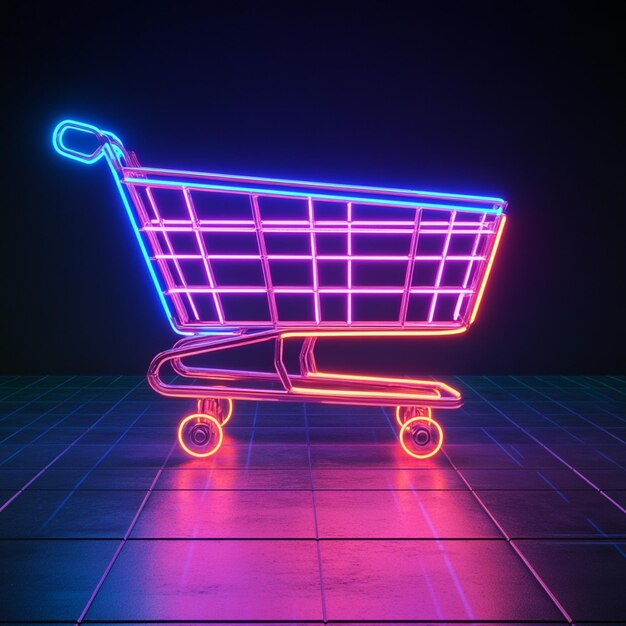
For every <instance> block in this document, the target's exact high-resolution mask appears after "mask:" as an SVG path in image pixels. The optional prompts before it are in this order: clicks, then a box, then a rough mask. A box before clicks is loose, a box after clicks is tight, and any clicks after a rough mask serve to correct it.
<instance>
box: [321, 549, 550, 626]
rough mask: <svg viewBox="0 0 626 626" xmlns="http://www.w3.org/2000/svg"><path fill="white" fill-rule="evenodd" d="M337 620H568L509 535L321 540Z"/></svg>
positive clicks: (329, 601) (331, 613)
mask: <svg viewBox="0 0 626 626" xmlns="http://www.w3.org/2000/svg"><path fill="white" fill-rule="evenodd" d="M320 543H321V554H322V571H323V576H324V597H325V599H326V608H327V615H328V619H329V620H330V621H332V620H355V621H359V620H368V621H387V620H389V621H394V620H425V621H428V620H431V621H452V620H471V621H481V620H494V621H498V620H502V621H505V620H510V621H516V620H537V621H541V620H553V619H554V620H560V619H561V618H562V615H561V614H560V613H559V611H558V610H557V609H556V607H555V605H554V604H553V603H552V601H551V600H550V599H549V597H548V596H547V595H546V593H545V592H544V590H543V589H542V588H541V586H540V585H539V584H538V583H537V581H536V580H535V579H534V578H533V577H532V575H531V574H530V572H529V571H528V569H527V568H526V567H525V566H524V565H523V563H522V561H521V560H520V559H519V557H518V556H517V555H516V554H515V553H514V551H513V549H512V548H511V547H510V546H509V545H508V544H507V543H506V542H505V541H504V540H499V541H480V540H479V541H434V540H430V541H321V542H320Z"/></svg>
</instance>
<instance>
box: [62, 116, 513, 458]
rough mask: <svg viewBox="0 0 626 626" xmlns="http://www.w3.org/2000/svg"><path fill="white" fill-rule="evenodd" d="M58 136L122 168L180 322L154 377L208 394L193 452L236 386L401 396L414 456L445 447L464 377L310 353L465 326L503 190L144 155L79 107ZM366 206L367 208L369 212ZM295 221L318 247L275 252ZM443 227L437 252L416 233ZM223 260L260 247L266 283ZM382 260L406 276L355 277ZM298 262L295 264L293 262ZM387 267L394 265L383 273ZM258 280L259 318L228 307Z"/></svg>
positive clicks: (291, 397) (135, 223)
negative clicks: (253, 365)
mask: <svg viewBox="0 0 626 626" xmlns="http://www.w3.org/2000/svg"><path fill="white" fill-rule="evenodd" d="M68 132H69V133H70V134H71V135H72V134H73V135H74V137H75V139H76V137H77V136H78V138H79V139H83V140H91V141H92V142H93V141H95V143H94V147H93V149H91V148H90V149H86V150H85V149H82V148H80V147H79V148H75V147H71V146H68V143H67V138H66V133H68ZM53 145H54V147H55V149H56V150H57V152H59V153H60V154H62V155H63V156H65V157H68V158H71V159H74V160H76V161H79V162H82V163H86V164H93V163H96V162H98V161H99V160H101V159H102V158H104V159H105V161H106V162H107V164H108V165H109V168H110V170H111V172H112V174H113V178H114V181H115V183H116V186H117V189H118V191H119V193H120V196H121V198H122V201H123V204H124V207H125V209H126V212H127V215H128V218H129V220H130V222H131V225H132V227H133V231H134V233H135V235H136V238H137V241H138V243H139V246H140V249H141V251H142V255H143V257H144V260H145V262H146V265H147V267H148V270H149V273H150V275H151V278H152V280H153V283H154V285H155V288H156V291H157V294H158V297H159V299H160V302H161V305H162V306H163V309H164V310H165V313H166V315H167V318H168V320H169V322H170V324H171V326H172V328H173V330H174V331H175V332H176V333H178V334H181V335H183V336H184V337H183V338H182V339H181V340H179V341H178V342H177V343H176V344H175V345H174V346H173V347H172V348H171V349H169V350H166V351H164V352H162V353H160V354H158V355H157V356H156V357H155V358H154V359H153V361H152V363H151V364H150V367H149V370H148V382H149V384H150V385H151V386H152V388H153V389H154V390H155V391H157V392H158V393H160V394H161V395H164V396H169V397H177V398H193V399H196V400H197V401H198V405H197V407H198V408H197V412H196V413H193V414H192V415H190V416H187V417H186V418H185V419H183V420H182V422H181V424H180V426H179V429H178V436H179V440H180V443H181V445H182V447H183V448H184V449H185V450H186V451H187V452H188V453H189V454H191V455H193V456H199V457H205V456H210V455H212V454H214V453H215V452H216V451H217V449H218V448H219V446H220V445H221V443H222V440H223V432H222V427H223V425H224V424H225V423H226V421H228V420H229V419H230V416H231V414H232V408H233V406H232V400H233V399H237V400H271V401H316V402H326V403H332V404H359V405H382V406H394V407H398V408H397V410H396V418H397V420H398V422H399V423H400V425H401V430H400V435H399V438H400V443H401V444H402V446H403V448H404V449H405V450H406V451H407V452H408V453H409V454H410V455H411V456H414V457H416V458H426V457H428V456H432V455H433V454H435V453H436V452H437V451H438V450H439V449H440V447H441V444H442V442H443V431H442V429H441V427H440V426H439V424H437V422H435V420H433V419H432V413H431V408H432V407H438V408H444V409H452V408H458V407H459V406H461V404H462V401H461V394H460V393H459V391H457V390H456V389H454V388H453V387H451V386H449V385H447V384H445V383H443V382H439V381H435V380H425V379H414V378H398V377H395V378H392V377H382V376H372V375H356V374H341V373H331V372H327V371H321V370H319V369H318V367H317V364H316V360H315V353H314V351H315V345H316V342H317V340H318V339H320V338H324V339H338V338H348V337H369V338H372V337H377V338H390V337H397V336H402V337H409V336H412V337H416V336H417V337H419V336H444V335H453V334H460V333H463V332H465V331H466V330H467V329H468V328H469V327H470V325H471V324H472V323H473V322H474V321H475V319H476V316H477V313H478V310H479V307H480V304H481V302H482V298H483V294H484V291H485V287H486V285H487V282H488V279H489V276H490V273H491V270H492V266H493V262H494V259H495V256H496V252H497V250H498V246H499V243H500V238H501V236H502V231H503V227H504V224H505V221H506V217H505V215H504V210H505V208H506V202H505V201H504V200H502V199H501V198H492V197H485V196H470V195H461V194H447V193H445V194H444V193H435V192H424V191H411V190H406V189H392V188H385V187H367V186H355V185H340V184H331V183H313V182H309V181H291V180H285V179H277V178H260V177H251V176H238V175H227V174H214V173H200V172H191V171H184V170H168V169H157V168H146V167H142V166H141V165H140V164H139V161H138V159H137V157H136V155H135V154H134V153H133V152H129V151H127V150H126V149H125V148H124V146H123V144H122V142H121V140H120V139H119V138H118V137H117V136H116V135H114V134H113V133H111V132H108V131H102V130H100V129H98V128H97V127H95V126H92V125H89V124H84V123H82V122H77V121H74V120H65V121H63V122H61V123H59V124H58V125H57V126H56V128H55V129H54V132H53ZM170 192H172V193H173V194H176V197H177V198H178V199H179V200H181V199H182V200H183V202H181V206H182V207H183V209H182V210H183V213H182V214H180V213H176V214H171V215H169V216H168V215H167V214H166V213H165V210H164V207H163V203H162V202H161V201H157V200H156V199H155V198H156V194H157V193H159V194H163V195H165V196H166V194H168V193H170ZM166 197H167V196H166ZM170 197H173V196H170ZM207 198H209V199H211V201H213V200H214V199H215V198H217V200H218V201H219V202H222V203H224V202H226V200H228V199H229V198H231V199H233V198H234V199H236V200H237V201H238V202H239V201H241V202H243V201H245V202H249V207H250V209H251V214H250V215H249V216H248V217H246V218H245V219H238V218H239V217H240V216H238V215H237V216H235V217H233V216H231V215H230V214H229V213H227V212H226V213H221V214H220V215H218V219H216V218H215V215H213V214H211V216H210V219H203V218H202V217H201V215H200V212H199V209H198V208H197V206H196V204H197V203H198V202H199V201H200V200H202V201H205V200H206V199H207ZM285 201H288V202H292V203H293V205H294V206H297V207H298V208H300V207H303V208H304V213H303V214H296V213H294V216H293V217H292V216H291V215H285V214H280V215H279V216H278V219H277V218H276V215H273V214H272V213H271V209H267V208H266V207H267V205H268V203H270V202H272V203H274V205H270V206H275V205H277V204H278V205H279V206H283V205H284V202H285ZM280 203H283V205H281V204H280ZM329 207H330V208H331V209H332V210H335V211H344V213H337V214H334V217H331V219H324V218H320V217H319V216H318V213H323V212H324V211H327V209H328V208H329ZM377 213H379V214H381V215H382V216H383V217H382V218H381V217H378V216H377ZM405 213H406V215H407V216H408V219H407V218H405V217H404V215H405ZM360 214H362V215H363V216H365V217H361V218H360V219H359V217H358V215H360ZM337 215H340V217H337ZM372 215H373V216H374V217H373V218H372ZM388 215H389V216H390V217H387V216H388ZM459 216H460V217H459ZM244 217H245V216H244ZM444 218H445V219H444ZM213 234H216V235H217V234H219V235H220V236H222V237H223V238H224V239H227V238H228V237H229V236H233V235H237V236H240V238H242V239H243V238H245V237H248V240H251V237H254V238H255V239H254V240H255V241H256V244H257V248H255V249H254V250H246V251H245V252H246V253H245V254H244V253H241V252H240V251H239V252H237V253H231V252H230V251H228V250H226V253H225V254H213V253H212V250H210V249H209V247H208V246H207V241H206V238H207V237H211V236H213ZM372 236H373V237H372ZM175 237H178V238H179V239H180V240H183V237H186V239H185V240H184V241H186V242H187V243H186V244H185V245H186V246H187V248H186V249H184V250H183V252H182V253H181V251H180V249H178V248H177V247H176V246H178V244H176V246H175V245H173V244H172V241H173V240H174V238H175ZM290 237H291V240H292V241H298V242H299V244H301V242H302V241H308V242H310V243H309V244H308V245H310V248H309V249H308V250H307V251H305V252H304V253H303V252H302V251H301V250H300V249H298V250H297V251H296V252H294V251H289V253H288V254H280V250H279V253H276V251H275V250H274V251H272V249H271V248H270V246H269V243H271V242H272V241H274V242H276V241H281V238H282V242H283V243H282V244H281V245H283V246H284V245H285V244H284V242H289V241H290V239H289V238H290ZM323 237H326V240H325V241H334V242H335V244H334V245H337V242H339V244H340V245H344V243H343V241H344V239H345V240H346V241H347V249H345V246H344V249H339V248H338V249H336V250H331V253H330V254H325V255H324V254H322V252H321V250H320V249H319V246H318V242H319V241H321V240H322V239H321V238H323ZM368 237H369V239H368ZM376 237H377V239H376ZM436 237H438V239H437V241H441V242H443V243H442V244H440V245H441V246H442V248H441V249H438V250H437V251H436V252H437V254H430V255H429V254H424V253H423V252H422V253H420V245H421V241H422V240H424V239H425V240H426V241H434V240H435V238H436ZM272 238H273V239H272ZM298 238H299V239H298ZM385 238H386V239H385ZM429 238H430V239H429ZM461 238H464V241H469V244H470V247H471V250H470V249H469V248H468V250H467V251H465V252H464V254H458V253H457V254H455V253H454V251H453V249H452V248H453V245H452V243H451V242H455V241H459V240H461ZM355 241H358V242H359V245H361V247H363V242H366V243H367V242H368V241H371V242H373V243H374V244H376V245H379V246H380V245H381V242H383V244H384V245H387V247H389V242H391V243H392V247H394V246H396V243H401V242H408V243H409V249H408V252H407V251H406V250H405V251H404V252H402V253H401V254H400V253H398V252H397V251H395V250H392V251H391V252H389V251H386V250H385V251H383V253H378V254H375V253H374V254H370V253H368V251H367V250H366V251H365V254H364V253H363V250H360V254H358V253H357V252H359V251H358V250H357V251H356V252H355V243H354V242H355ZM385 241H387V243H386V244H385ZM189 242H192V243H191V244H190V243H189ZM438 245H439V244H438ZM396 247H397V246H396ZM399 247H400V248H402V246H401V245H400V246H399ZM218 252H219V250H218ZM222 252H223V251H222ZM249 252H252V253H249ZM227 262H228V263H230V264H231V266H232V265H236V264H237V263H239V264H240V265H239V266H238V267H255V266H254V264H259V263H260V267H261V268H262V276H263V281H262V283H256V284H253V283H245V282H244V283H243V284H241V283H242V282H243V279H237V280H239V283H237V284H235V285H230V284H226V285H224V284H221V280H222V279H221V278H220V276H219V275H218V274H216V271H215V268H216V267H217V266H219V264H220V263H222V264H224V263H227ZM192 263H195V264H196V266H199V265H200V263H202V267H203V268H204V271H205V274H204V278H203V279H202V278H201V279H200V281H196V284H194V283H190V281H189V272H187V270H186V269H184V268H183V266H184V265H185V264H186V265H185V267H187V266H188V265H189V266H190V265H191V264H192ZM245 263H248V265H247V266H246V265H245ZM281 263H282V265H281ZM385 263H386V264H387V265H385ZM427 263H431V265H432V266H433V267H436V272H434V273H433V277H432V278H431V279H430V281H431V282H430V283H428V282H424V283H423V284H422V283H420V282H419V280H418V279H416V273H418V269H416V268H419V271H420V272H421V271H422V268H423V267H425V266H426V264H427ZM290 264H291V265H292V266H293V267H302V268H305V269H304V270H303V275H305V276H306V277H307V280H308V283H307V282H306V281H303V282H304V284H299V285H295V286H294V285H292V284H289V283H288V284H287V285H282V286H281V285H280V284H279V283H278V281H277V280H276V276H275V273H276V270H275V269H274V268H276V267H279V266H280V267H282V268H287V269H292V268H291V267H290ZM332 264H334V267H339V268H340V270H341V271H345V269H346V268H347V274H346V275H347V283H345V284H341V283H340V284H339V285H336V284H334V283H331V285H330V286H328V285H325V284H324V282H323V280H322V275H321V273H320V271H321V269H323V268H328V267H331V266H332ZM368 264H369V265H368ZM403 264H404V265H403ZM454 264H456V266H455V267H457V266H458V267H461V268H462V270H463V272H462V273H459V271H457V274H458V276H457V277H456V278H455V279H454V280H452V282H451V283H450V284H449V285H447V284H446V278H445V276H446V271H447V269H446V268H447V267H450V266H454ZM309 265H310V267H311V273H310V274H308V271H309V270H308V267H309ZM376 265H380V266H381V267H385V268H394V270H398V269H400V270H402V268H403V267H404V266H406V269H404V270H403V271H404V272H405V274H404V276H403V277H402V279H401V280H402V282H401V284H400V283H397V284H393V285H391V286H389V285H387V284H382V285H379V284H374V285H371V284H364V285H362V284H357V283H356V279H355V278H354V277H353V276H354V274H355V272H354V269H355V267H365V268H366V269H367V268H368V267H369V268H370V271H374V273H376V272H375V270H376V267H375V266H376ZM222 266H224V265H222ZM372 268H373V270H372ZM299 271H300V270H299ZM361 273H362V274H363V272H361ZM240 274H241V275H243V274H244V273H243V272H240ZM291 275H292V278H291V280H294V279H293V276H294V274H293V272H292V274H291ZM248 280H249V279H248ZM295 280H300V279H299V278H297V277H296V279H295ZM385 280H387V279H386V277H385V276H384V275H383V279H382V281H383V282H384V281H385ZM422 280H423V279H422ZM449 280H450V279H449ZM231 281H232V279H231ZM309 283H310V284H309ZM258 294H259V295H258ZM262 294H265V296H266V298H267V301H266V302H267V312H264V311H265V310H266V309H265V308H262V309H258V308H257V309H254V307H250V306H249V307H247V310H246V315H248V311H252V313H251V314H250V316H251V317H253V315H254V313H255V311H256V312H257V318H259V319H254V318H252V319H245V317H243V318H242V317H241V315H239V317H237V316H233V314H232V313H231V312H229V309H228V306H227V303H228V301H229V298H230V299H231V301H232V298H234V297H237V298H243V300H242V301H243V302H246V300H245V298H248V299H249V300H248V301H249V302H254V303H257V304H256V306H261V307H265V306H266V305H265V303H264V302H265V301H264V300H263V296H262ZM253 298H254V300H253ZM366 298H369V300H366ZM375 298H379V299H380V300H381V301H383V300H384V299H387V300H386V301H387V302H390V303H393V306H395V307H396V308H395V309H394V314H393V315H391V316H390V315H388V314H384V313H379V312H378V310H377V309H376V308H374V309H372V308H371V307H370V309H369V312H368V310H367V309H363V307H364V306H365V305H364V304H363V303H366V302H370V301H374V299H375ZM297 299H299V300H297ZM444 300H446V301H447V302H452V304H453V306H452V305H448V308H447V309H446V310H445V312H444V313H441V312H440V310H438V308H437V307H438V306H439V307H440V309H441V308H442V307H443V305H442V302H443V301H444ZM296 301H297V302H298V303H300V302H307V303H309V309H306V310H305V312H304V313H302V312H300V311H302V308H300V309H298V311H299V312H298V315H296V316H295V317H294V315H293V314H292V313H289V307H288V306H287V305H290V306H291V307H292V309H293V308H294V307H295V304H294V303H295V302H296ZM422 301H425V302H427V303H429V304H428V306H427V307H426V308H425V309H424V308H423V307H422V308H423V312H422V313H420V314H419V315H421V317H420V316H419V315H417V314H415V313H414V311H415V310H416V307H415V306H413V305H414V304H415V303H416V302H417V303H419V302H422ZM200 302H202V303H203V306H204V309H202V310H201V308H200ZM207 302H208V306H207V304H206V303H207ZM326 302H341V303H342V306H343V307H344V308H343V309H341V307H340V309H341V313H340V314H339V315H338V314H337V313H336V312H335V313H333V315H334V316H335V317H334V318H333V319H327V318H326V317H325V316H326V312H325V311H326V309H325V308H324V306H325V303H326ZM225 303H226V304H225ZM258 303H261V304H260V305H259V304H258ZM281 303H287V305H285V304H281ZM281 306H282V307H283V308H282V309H281ZM298 306H300V304H298ZM285 307H286V308H285ZM359 307H361V309H359ZM231 310H232V309H231ZM363 310H365V311H366V313H365V314H363V313H362V311H363ZM258 311H260V313H258ZM285 311H286V312H287V313H285ZM412 311H413V313H412ZM359 315H361V317H359ZM372 315H374V317H372ZM375 315H379V317H380V319H377V318H376V317H375ZM394 315H395V318H394ZM266 342H267V343H273V344H274V347H273V352H274V359H273V370H270V371H259V370H239V369H237V370H233V369H224V368H222V369H220V368H216V367H210V366H207V365H206V364H197V363H194V362H195V361H198V360H199V358H201V357H206V356H207V355H212V354H214V353H216V352H217V351H221V350H226V349H236V348H243V347H246V346H250V345H254V344H261V343H266ZM298 342H300V349H299V357H298V366H299V367H298V368H297V371H289V368H288V367H287V365H286V361H285V358H284V353H285V346H286V345H287V344H289V345H292V344H296V343H298ZM164 366H166V367H169V368H170V370H171V372H173V373H174V374H176V375H177V376H176V377H175V379H174V381H172V380H171V377H170V378H166V376H164V374H163V373H162V370H163V368H164ZM180 379H182V380H183V381H184V382H179V380H180Z"/></svg>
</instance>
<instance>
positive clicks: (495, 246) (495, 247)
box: [469, 215, 506, 324]
mask: <svg viewBox="0 0 626 626" xmlns="http://www.w3.org/2000/svg"><path fill="white" fill-rule="evenodd" d="M505 223H506V215H503V216H502V218H501V220H500V225H499V227H498V233H497V234H496V239H495V241H494V242H493V250H492V251H491V256H490V257H489V262H488V263H487V269H486V270H485V274H484V276H483V282H482V283H481V285H480V289H479V291H478V296H477V297H476V303H475V304H474V310H473V311H472V315H471V317H470V321H469V323H470V324H473V323H474V320H475V319H476V315H478V307H479V306H480V303H481V300H482V299H483V292H484V291H485V287H486V286H487V280H488V279H489V274H490V273H491V266H492V265H493V261H494V259H495V258H496V253H497V252H498V245H499V244H500V237H502V231H503V230H504V224H505Z"/></svg>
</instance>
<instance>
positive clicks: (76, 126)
mask: <svg viewBox="0 0 626 626" xmlns="http://www.w3.org/2000/svg"><path fill="white" fill-rule="evenodd" d="M68 130H74V131H77V132H82V133H89V132H91V133H93V134H95V135H103V134H105V133H103V132H102V131H101V130H100V129H99V128H96V127H95V126H92V125H91V124H84V123H83V122H77V121H76V120H63V121H62V122H59V123H58V124H57V125H56V126H55V128H54V130H53V131H52V145H53V147H54V149H55V150H56V151H57V152H58V153H59V154H61V155H62V156H64V157H66V158H68V159H73V160H74V161H78V162H79V163H84V164H85V165H93V164H94V163H97V162H98V161H99V160H100V159H101V158H102V157H103V156H104V150H103V145H102V143H100V145H99V146H98V148H97V149H96V150H94V152H93V153H92V154H90V155H83V156H79V154H82V153H79V154H74V153H73V152H72V151H71V150H70V149H69V148H68V147H67V146H65V144H64V143H63V135H65V133H66V132H67V131H68ZM113 137H115V135H113ZM116 139H117V137H116ZM118 141H119V140H118ZM120 143H121V142H120ZM75 152H78V151H75Z"/></svg>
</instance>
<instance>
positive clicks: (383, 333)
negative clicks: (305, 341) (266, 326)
mask: <svg viewBox="0 0 626 626" xmlns="http://www.w3.org/2000/svg"><path fill="white" fill-rule="evenodd" d="M466 330H467V327H466V326H459V328H441V329H438V330H432V329H431V330H412V329H409V328H405V329H404V330H358V329H355V328H351V329H349V330H324V329H321V330H317V331H300V330H299V331H286V332H282V333H281V334H280V337H281V339H290V338H291V337H299V338H303V337H316V338H318V337H439V336H440V335H460V334H461V333H464V332H465V331H466Z"/></svg>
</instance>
